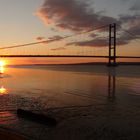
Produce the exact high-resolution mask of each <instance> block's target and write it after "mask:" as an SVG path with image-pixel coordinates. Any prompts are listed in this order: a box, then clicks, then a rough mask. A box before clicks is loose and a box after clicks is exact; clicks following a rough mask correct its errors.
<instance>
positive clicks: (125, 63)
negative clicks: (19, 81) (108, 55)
mask: <svg viewBox="0 0 140 140" xmlns="http://www.w3.org/2000/svg"><path fill="white" fill-rule="evenodd" d="M107 64H108V63H106V62H88V63H72V64H16V65H7V67H11V66H69V65H71V66H75V65H107ZM117 64H118V65H137V66H140V62H118V63H117Z"/></svg>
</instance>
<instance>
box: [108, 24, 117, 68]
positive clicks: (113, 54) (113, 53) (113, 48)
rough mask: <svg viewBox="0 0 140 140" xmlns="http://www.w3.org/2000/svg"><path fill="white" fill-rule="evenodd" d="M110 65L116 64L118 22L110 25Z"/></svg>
mask: <svg viewBox="0 0 140 140" xmlns="http://www.w3.org/2000/svg"><path fill="white" fill-rule="evenodd" d="M108 66H117V64H116V23H113V24H110V25H109V61H108Z"/></svg>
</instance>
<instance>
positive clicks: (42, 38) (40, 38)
mask: <svg viewBox="0 0 140 140" xmlns="http://www.w3.org/2000/svg"><path fill="white" fill-rule="evenodd" d="M44 39H45V37H41V36H39V37H37V38H36V40H39V41H41V40H44Z"/></svg>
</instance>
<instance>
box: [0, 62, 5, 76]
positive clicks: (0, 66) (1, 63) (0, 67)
mask: <svg viewBox="0 0 140 140" xmlns="http://www.w3.org/2000/svg"><path fill="white" fill-rule="evenodd" d="M5 65H6V63H5V61H3V60H1V61H0V73H1V74H2V73H4V70H5V68H4V66H5Z"/></svg>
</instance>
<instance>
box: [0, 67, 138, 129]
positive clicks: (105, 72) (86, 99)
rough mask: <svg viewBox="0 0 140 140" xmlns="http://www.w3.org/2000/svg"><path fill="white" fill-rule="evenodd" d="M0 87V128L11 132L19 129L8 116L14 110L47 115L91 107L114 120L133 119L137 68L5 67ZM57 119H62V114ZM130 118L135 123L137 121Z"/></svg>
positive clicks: (15, 122)
mask: <svg viewBox="0 0 140 140" xmlns="http://www.w3.org/2000/svg"><path fill="white" fill-rule="evenodd" d="M0 87H1V89H0V111H1V115H0V124H1V125H3V126H7V127H10V128H12V129H13V125H14V124H18V127H17V128H18V129H19V126H20V125H19V120H18V118H17V117H15V115H14V114H13V113H11V111H16V109H17V108H22V109H27V110H32V111H39V112H42V111H45V112H47V110H49V109H50V110H51V109H52V110H53V109H65V108H72V107H73V108H74V107H77V108H78V107H79V108H80V107H88V106H93V107H96V108H98V107H101V108H102V109H105V110H106V111H108V110H110V109H111V110H112V109H113V110H114V109H115V110H117V115H118V116H119V115H120V114H122V112H123V113H124V114H125V115H128V113H130V114H131V115H134V113H138V112H139V108H140V66H118V67H115V68H109V67H106V66H101V65H98V66H95V65H67V66H66V65H57V66H55V65H51V66H20V67H9V68H6V69H5V73H4V74H2V75H1V79H0ZM119 110H120V111H119ZM122 110H123V111H122ZM81 112H82V111H80V113H81ZM104 113H106V112H105V111H104ZM60 114H61V113H60ZM71 114H73V115H75V114H76V112H75V111H74V113H71ZM60 116H61V117H62V116H63V117H64V116H65V114H64V112H63V115H60ZM66 116H67V117H68V115H66ZM134 116H135V117H134V118H133V119H135V120H136V119H137V118H138V117H139V116H138V115H136V114H135V115H134ZM28 125H29V122H28ZM14 128H15V126H14Z"/></svg>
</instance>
